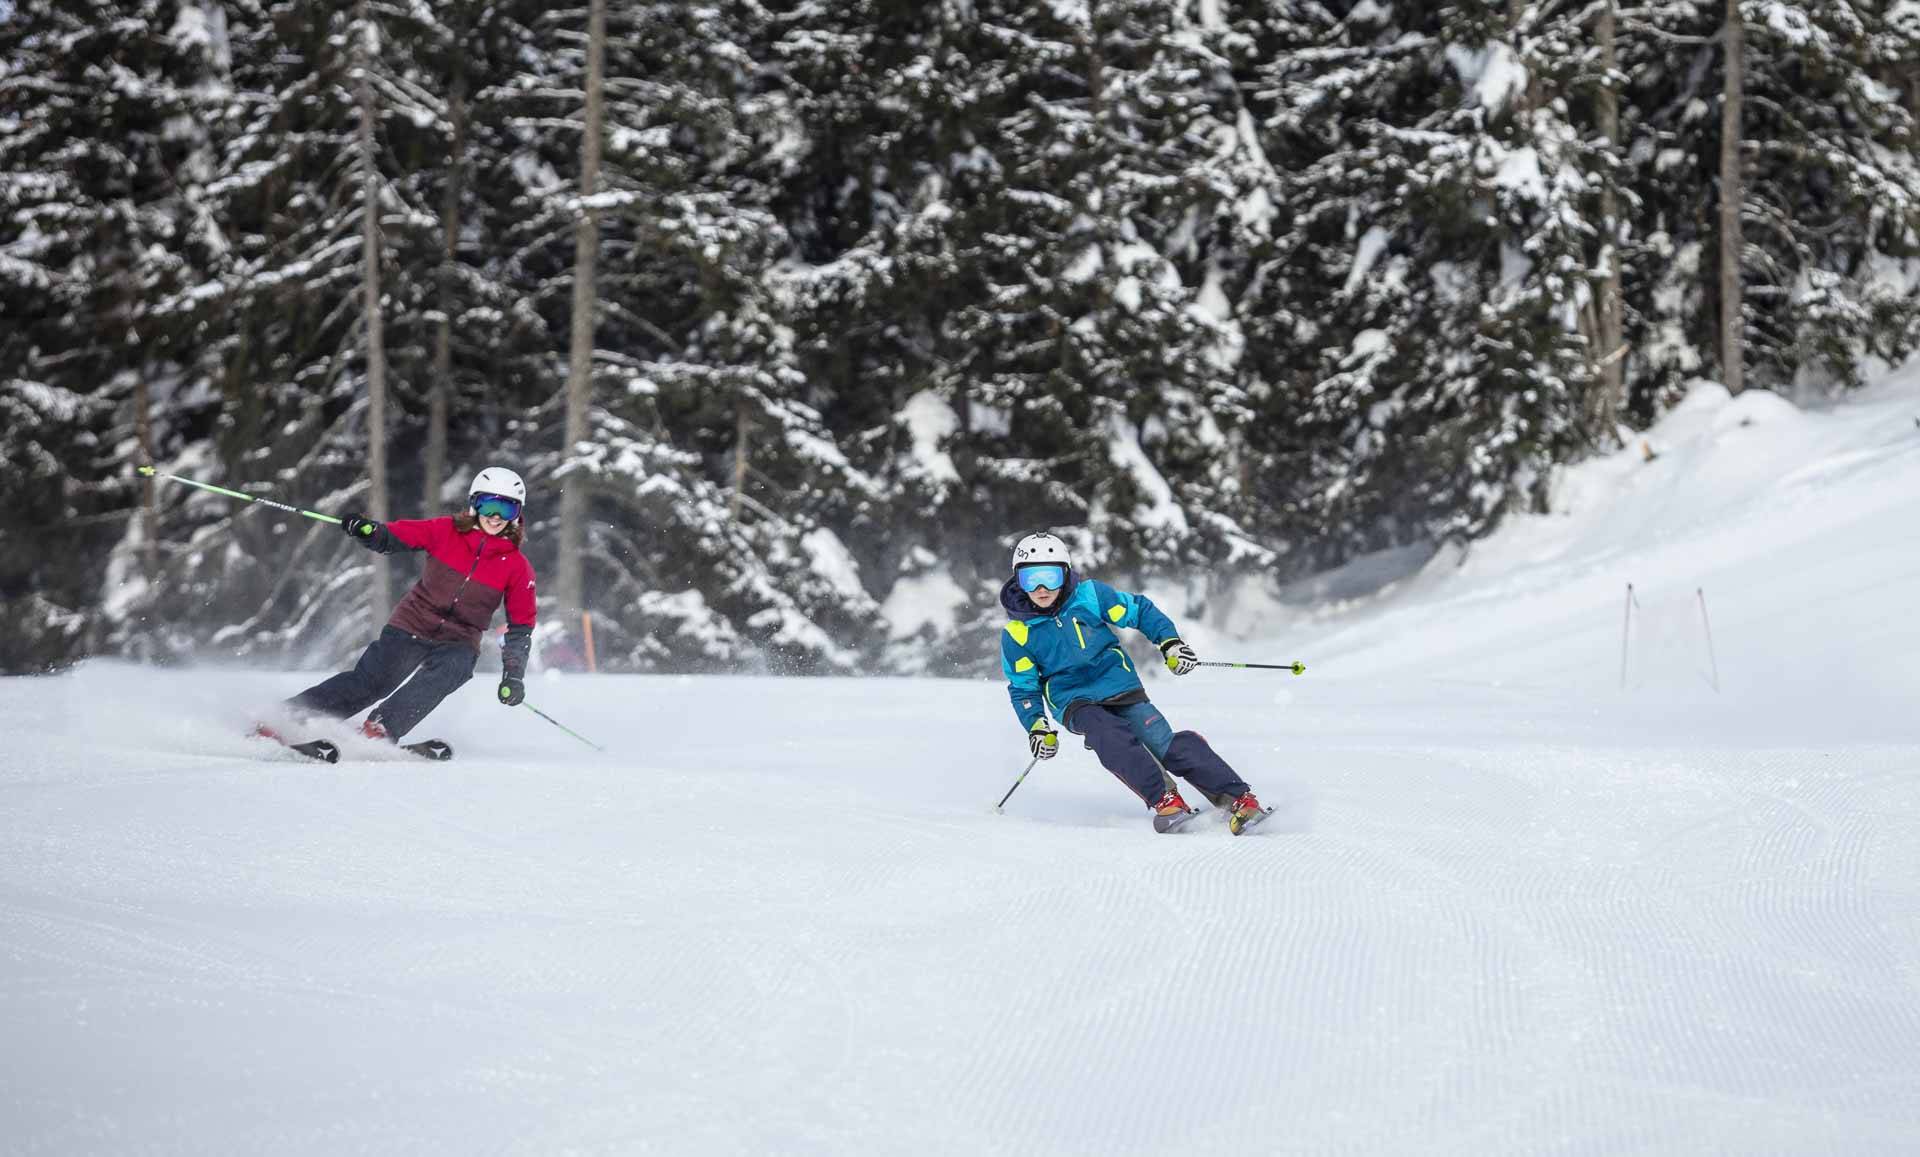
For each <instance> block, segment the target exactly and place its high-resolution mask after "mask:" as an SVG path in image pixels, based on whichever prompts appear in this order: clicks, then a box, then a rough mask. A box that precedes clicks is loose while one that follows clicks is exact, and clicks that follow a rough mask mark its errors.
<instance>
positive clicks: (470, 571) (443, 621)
mask: <svg viewBox="0 0 1920 1157" xmlns="http://www.w3.org/2000/svg"><path fill="white" fill-rule="evenodd" d="M480 546H481V548H484V547H485V546H486V544H485V543H481V544H480ZM482 553H483V551H482V550H481V549H476V550H475V551H474V552H473V565H472V566H470V567H468V568H467V577H466V578H463V579H461V580H460V589H458V590H456V591H454V592H453V601H452V602H450V603H448V604H447V609H446V610H444V611H441V612H440V621H439V622H437V623H435V624H434V625H433V631H432V632H431V633H432V634H435V635H437V634H439V633H440V628H441V627H444V626H446V625H447V616H448V615H451V614H453V608H455V607H457V606H459V605H460V596H461V595H464V594H466V593H467V584H468V583H470V582H472V581H473V576H474V573H475V572H477V571H478V570H479V569H480V559H481V557H482ZM483 629H484V628H483Z"/></svg>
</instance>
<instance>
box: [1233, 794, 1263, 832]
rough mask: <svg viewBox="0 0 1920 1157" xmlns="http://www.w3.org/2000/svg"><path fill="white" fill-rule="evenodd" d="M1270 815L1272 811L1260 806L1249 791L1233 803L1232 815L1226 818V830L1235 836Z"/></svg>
mask: <svg viewBox="0 0 1920 1157" xmlns="http://www.w3.org/2000/svg"><path fill="white" fill-rule="evenodd" d="M1272 814H1273V812H1272V810H1270V809H1267V808H1262V807H1261V806H1260V801H1259V800H1257V799H1255V798H1254V796H1253V793H1252V792H1251V791H1248V792H1245V793H1243V794H1242V795H1241V796H1240V798H1239V799H1237V800H1234V801H1233V813H1232V814H1231V815H1229V816H1228V817H1227V830H1228V831H1230V832H1232V833H1233V834H1234V835H1236V836H1237V835H1239V834H1240V833H1241V832H1244V831H1246V830H1247V829H1248V828H1250V827H1252V826H1253V825H1255V824H1257V823H1259V822H1260V821H1261V820H1263V819H1266V818H1267V817H1268V816H1270V815H1272Z"/></svg>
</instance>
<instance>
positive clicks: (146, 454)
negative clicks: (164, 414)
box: [133, 373, 160, 581]
mask: <svg viewBox="0 0 1920 1157" xmlns="http://www.w3.org/2000/svg"><path fill="white" fill-rule="evenodd" d="M133 422H134V430H135V432H136V434H137V436H138V437H139V439H140V462H141V464H142V465H146V466H151V465H153V464H154V463H153V403H152V400H151V398H150V396H149V395H148V393H147V376H146V374H144V373H142V374H140V375H139V376H137V377H136V378H135V379H134V386H133ZM153 492H154V484H153V479H152V478H151V477H143V478H141V480H140V563H141V565H142V566H143V567H145V568H146V572H147V578H148V580H149V581H151V580H152V579H153V578H154V577H155V576H157V575H158V574H159V573H160V556H159V540H160V520H159V515H158V513H157V512H156V511H155V509H154V494H153Z"/></svg>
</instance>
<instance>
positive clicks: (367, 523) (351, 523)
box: [340, 514, 380, 543]
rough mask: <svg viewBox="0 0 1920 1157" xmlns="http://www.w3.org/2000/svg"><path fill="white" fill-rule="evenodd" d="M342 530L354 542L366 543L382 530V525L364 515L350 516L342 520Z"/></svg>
mask: <svg viewBox="0 0 1920 1157" xmlns="http://www.w3.org/2000/svg"><path fill="white" fill-rule="evenodd" d="M340 529H341V530H344V531H346V532H347V537H348V538H351V539H352V540H353V541H355V542H361V543H364V542H366V541H367V540H368V539H370V538H372V537H373V536H374V532H376V531H378V530H379V529H380V524H379V523H377V522H375V521H374V520H373V519H371V518H368V517H367V516H366V515H364V514H349V515H346V516H344V517H342V518H341V519H340Z"/></svg>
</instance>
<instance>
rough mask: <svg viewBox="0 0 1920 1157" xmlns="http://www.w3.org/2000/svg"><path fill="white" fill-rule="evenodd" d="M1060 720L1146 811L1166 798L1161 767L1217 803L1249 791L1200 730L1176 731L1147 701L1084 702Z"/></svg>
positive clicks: (1164, 781) (1230, 799)
mask: <svg viewBox="0 0 1920 1157" xmlns="http://www.w3.org/2000/svg"><path fill="white" fill-rule="evenodd" d="M1061 722H1062V723H1064V724H1065V725H1066V728H1067V730H1068V731H1071V732H1073V733H1074V734H1075V735H1081V736H1085V737H1086V740H1087V745H1088V746H1089V747H1092V748H1093V753H1094V754H1095V755H1097V756H1099V757H1100V763H1101V766H1103V767H1105V768H1106V769H1107V770H1108V771H1110V772H1112V773H1113V774H1114V776H1115V778H1117V779H1119V781H1120V782H1121V783H1124V784H1126V785H1127V786H1128V787H1129V788H1131V789H1132V790H1133V794H1135V795H1137V796H1139V797H1140V798H1141V799H1143V800H1145V801H1146V803H1147V806H1148V807H1152V806H1153V805H1154V804H1156V803H1159V802H1160V797H1161V796H1162V795H1164V794H1166V790H1167V782H1166V780H1165V778H1164V777H1163V776H1162V775H1161V770H1162V769H1163V768H1164V769H1165V770H1167V771H1170V772H1172V773H1173V774H1175V775H1177V776H1179V777H1180V778H1181V779H1184V780H1186V781H1187V782H1188V783H1190V784H1192V785H1193V786H1194V787H1196V788H1199V789H1200V793H1201V794H1202V795H1204V796H1206V797H1207V798H1208V799H1209V800H1212V801H1213V802H1214V803H1215V804H1221V803H1222V800H1223V799H1224V800H1226V801H1227V802H1231V801H1232V800H1235V799H1238V798H1240V795H1241V793H1242V792H1245V791H1247V790H1248V788H1247V783H1246V781H1245V780H1243V779H1241V778H1240V777H1239V776H1238V775H1236V774H1234V770H1233V768H1232V767H1230V766H1228V764H1227V761H1226V760H1224V759H1221V758H1220V757H1219V756H1218V755H1216V754H1214V750H1213V748H1212V747H1211V746H1209V745H1208V743H1207V741H1206V740H1205V739H1203V738H1202V737H1201V735H1200V733H1199V732H1198V731H1180V732H1176V731H1174V729H1173V725H1172V724H1170V723H1168V722H1167V717H1166V716H1164V715H1162V714H1161V713H1160V709H1159V708H1158V707H1155V706H1154V705H1153V704H1152V703H1151V702H1143V703H1130V704H1128V705H1126V706H1124V707H1107V706H1103V705H1102V704H1099V703H1082V704H1080V705H1078V706H1076V707H1070V708H1068V709H1067V713H1066V717H1065V718H1064V719H1062V720H1061Z"/></svg>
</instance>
